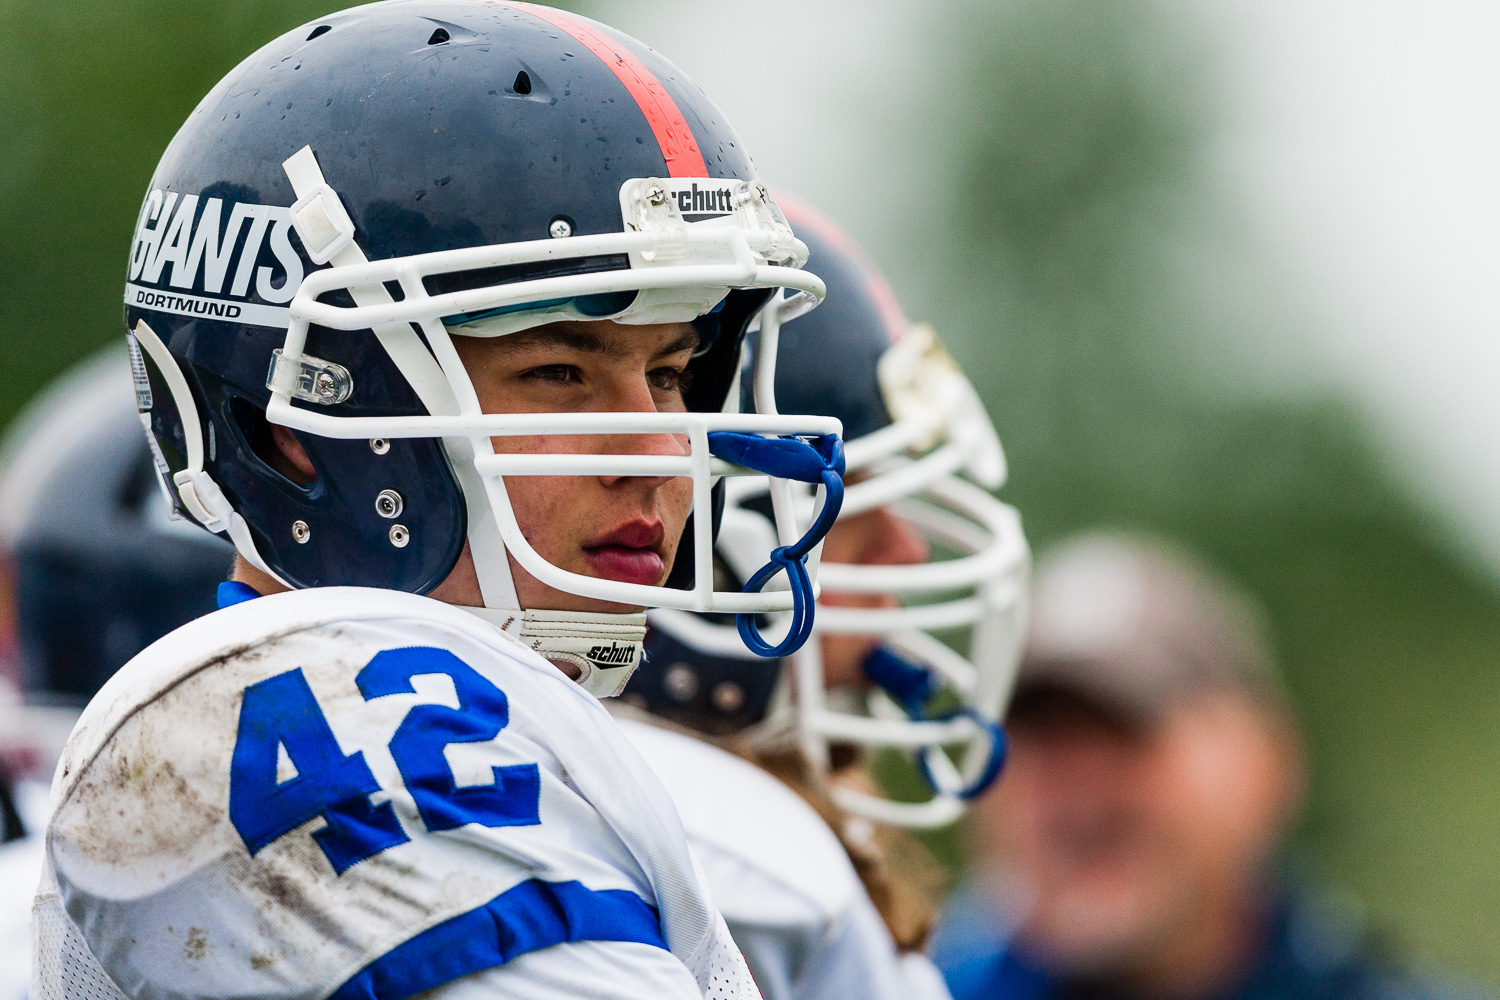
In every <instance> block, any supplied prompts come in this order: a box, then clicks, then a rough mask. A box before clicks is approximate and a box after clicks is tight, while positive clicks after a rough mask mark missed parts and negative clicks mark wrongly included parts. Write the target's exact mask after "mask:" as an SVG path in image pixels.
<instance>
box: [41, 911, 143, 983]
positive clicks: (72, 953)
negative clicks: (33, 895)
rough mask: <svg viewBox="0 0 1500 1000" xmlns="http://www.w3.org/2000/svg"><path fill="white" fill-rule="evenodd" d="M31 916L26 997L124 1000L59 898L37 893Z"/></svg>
mask: <svg viewBox="0 0 1500 1000" xmlns="http://www.w3.org/2000/svg"><path fill="white" fill-rule="evenodd" d="M31 919H32V927H33V931H32V934H33V938H32V941H33V945H32V949H33V950H32V956H31V957H32V964H31V997H30V1000H128V998H127V997H126V996H125V994H124V993H123V992H121V990H120V988H119V987H118V986H116V985H115V981H114V980H113V979H110V978H109V975H108V973H106V972H105V971H104V969H103V967H102V966H100V964H99V960H98V959H97V958H95V957H94V953H93V952H92V951H90V950H89V946H88V944H87V943H86V942H85V941H84V940H83V935H82V934H80V933H79V932H78V928H77V927H76V926H75V925H74V923H73V921H72V919H70V918H69V917H68V914H67V911H65V910H64V909H63V906H62V900H61V899H59V898H58V897H57V896H56V895H53V894H51V893H46V894H43V895H42V896H39V897H38V898H37V901H36V904H35V905H34V906H33V907H32V909H31Z"/></svg>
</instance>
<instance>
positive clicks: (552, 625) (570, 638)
mask: <svg viewBox="0 0 1500 1000" xmlns="http://www.w3.org/2000/svg"><path fill="white" fill-rule="evenodd" d="M461 610H463V611H467V612H469V614H471V615H474V616H475V617H477V618H482V619H484V620H485V621H487V622H489V623H490V624H491V625H494V626H495V627H496V628H498V629H500V630H501V631H502V632H508V633H509V634H511V635H513V636H515V637H516V638H517V639H520V640H521V641H522V642H523V643H525V644H526V645H527V646H528V647H529V648H531V649H534V650H536V651H537V652H538V653H540V654H542V656H544V657H546V658H547V659H549V660H552V661H554V662H557V661H561V662H563V663H567V664H569V665H571V666H574V667H577V668H578V670H579V675H578V684H579V686H580V687H582V688H583V689H584V690H585V691H587V692H588V693H589V694H591V695H593V696H594V697H596V698H613V697H615V696H617V695H618V694H619V693H620V692H621V691H624V690H625V685H626V683H627V682H628V681H629V680H630V675H631V674H634V673H635V668H636V667H638V666H640V665H641V652H642V648H643V647H644V646H645V642H646V613H645V612H644V611H642V612H640V613H639V614H633V615H606V614H591V613H589V612H586V611H540V610H537V611H497V610H495V609H494V608H462V609H461Z"/></svg>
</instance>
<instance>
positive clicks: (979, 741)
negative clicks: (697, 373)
mask: <svg viewBox="0 0 1500 1000" xmlns="http://www.w3.org/2000/svg"><path fill="white" fill-rule="evenodd" d="M778 201H779V203H780V204H781V205H782V207H783V209H784V210H785V212H786V214H787V217H788V219H790V220H791V221H792V224H793V225H794V226H796V228H797V232H798V234H799V235H800V236H801V238H802V239H804V240H805V241H806V243H807V245H808V247H809V248H810V251H811V256H810V258H809V260H810V263H811V266H814V267H816V268H817V269H818V272H819V274H820V275H821V276H822V277H823V278H824V280H825V281H826V282H827V284H828V290H829V295H828V300H827V303H826V304H825V305H823V306H821V307H820V308H819V309H818V310H817V311H816V312H813V313H811V314H808V315H801V314H800V311H799V303H797V302H796V301H789V302H778V303H773V304H772V305H770V306H768V307H767V309H766V312H765V313H764V314H763V316H762V318H761V321H760V322H761V330H760V337H761V338H763V339H762V340H761V341H760V342H759V344H758V346H757V350H758V353H759V354H760V357H759V358H758V361H759V362H760V364H761V367H760V368H758V369H757V370H756V372H755V373H754V375H753V376H751V377H747V383H748V384H747V387H746V389H747V392H752V393H755V394H758V396H759V398H760V399H761V400H763V401H764V400H767V399H771V398H773V393H774V399H775V402H776V405H782V406H786V407H788V408H792V409H796V410H798V411H799V412H808V413H818V414H823V415H826V416H834V417H837V418H839V420H840V421H841V422H842V424H843V427H844V435H845V439H846V441H847V444H846V458H847V462H848V485H847V486H846V488H845V492H844V503H843V508H842V512H841V514H840V517H841V518H850V517H856V516H858V515H859V514H861V513H863V512H867V511H871V510H874V509H875V508H878V507H883V506H890V507H891V508H892V510H893V511H894V512H895V513H896V514H898V515H899V516H900V517H902V518H904V519H905V520H906V521H907V522H908V524H910V525H911V526H912V527H914V528H915V529H916V530H917V531H918V532H919V533H920V534H921V536H922V537H923V538H924V539H925V540H926V542H927V543H928V545H929V546H930V547H931V557H930V558H929V559H928V560H926V561H924V562H921V563H918V564H914V565H853V564H849V565H837V564H833V563H830V562H827V561H824V562H822V563H821V565H820V568H819V578H820V580H821V584H822V587H823V588H824V591H825V598H824V599H821V600H820V601H819V604H818V614H817V620H816V624H815V626H814V629H813V634H814V641H812V642H809V643H808V644H807V645H806V646H805V647H803V648H802V649H801V650H800V651H799V652H797V653H796V654H795V655H794V656H792V657H790V658H788V660H787V661H786V663H785V665H784V666H783V667H781V668H778V667H777V666H776V665H767V664H764V663H758V662H756V661H755V660H754V658H752V657H748V656H746V655H745V654H744V652H743V648H742V647H741V645H740V643H739V641H738V640H737V638H736V637H735V634H734V633H735V629H734V626H733V625H732V624H731V622H730V621H729V620H728V619H725V618H715V617H714V616H704V615H693V614H688V613H684V612H681V611H673V610H666V609H663V610H661V611H656V612H652V614H651V616H650V618H651V623H652V625H653V630H652V634H651V635H650V637H649V638H648V641H647V650H648V654H649V659H648V663H647V665H646V667H645V668H644V669H643V670H641V671H639V672H638V673H637V675H636V677H635V678H634V680H633V681H632V683H631V685H630V687H629V688H628V689H627V694H633V695H635V696H636V697H637V699H638V700H640V701H643V702H644V703H645V705H646V707H648V708H649V709H650V710H652V711H654V712H656V713H658V714H661V715H663V716H665V717H667V718H670V719H675V720H676V721H678V722H681V723H684V724H686V725H689V726H692V727H694V728H697V729H700V730H703V731H706V732H709V733H711V734H719V735H722V734H725V733H729V732H734V731H743V732H745V733H746V734H747V735H748V736H749V737H750V738H751V739H752V740H756V741H762V742H764V741H778V740H791V739H795V740H796V741H797V742H799V743H800V745H801V746H802V748H803V750H804V751H805V752H806V754H807V756H808V757H809V758H810V759H811V760H812V762H813V763H814V765H820V766H822V767H824V768H826V767H827V766H828V764H829V758H830V753H829V751H830V747H831V746H832V745H836V744H855V745H859V746H864V747H871V748H874V747H888V748H896V749H900V750H902V751H904V752H907V753H909V754H911V755H912V756H913V757H914V759H915V761H916V763H917V765H918V768H919V770H920V771H921V773H922V774H923V776H924V778H925V779H926V781H927V783H928V785H929V788H930V793H931V794H930V797H929V798H928V799H927V800H926V801H922V802H897V801H893V800H891V799H889V798H885V797H882V796H878V795H874V794H870V793H868V792H864V791H859V790H856V789H853V788H847V787H839V786H837V785H835V786H833V787H832V788H831V789H830V791H831V792H832V794H833V795H834V798H835V801H837V802H838V803H839V804H840V805H841V806H842V807H844V808H846V809H848V810H849V811H851V812H854V813H859V814H862V815H865V816H868V817H870V818H873V819H877V820H880V821H884V822H889V823H893V824H897V825H904V826H914V827H922V826H937V825H942V824H944V823H948V822H951V821H952V820H953V819H955V818H957V816H959V815H960V814H961V813H962V811H963V808H964V806H963V803H964V800H965V799H966V798H968V797H971V796H972V795H974V794H976V793H977V792H978V791H980V790H982V788H983V787H984V786H986V785H987V784H988V783H989V782H990V781H991V780H993V778H994V776H995V774H996V773H997V772H998V768H999V765H1000V762H1001V760H1002V758H1003V735H1002V733H1001V730H1000V727H999V719H1000V715H1001V712H1002V710H1003V707H1004V705H1005V702H1006V699H1007V698H1008V695H1009V691H1010V687H1011V683H1012V680H1013V678H1014V673H1015V669H1016V664H1017V662H1018V659H1019V655H1020V646H1021V641H1022V638H1023V635H1024V630H1025V615H1026V595H1027V581H1028V575H1029V567H1030V556H1029V553H1028V550H1027V546H1026V542H1025V538H1024V536H1023V534H1022V532H1021V526H1020V520H1019V518H1018V516H1017V514H1016V512H1015V511H1014V510H1013V509H1012V508H1011V507H1009V506H1008V505H1006V504H1003V503H1001V502H1000V501H998V500H996V499H995V498H994V497H993V496H992V495H991V493H990V491H991V490H994V489H998V488H999V487H1000V486H1001V485H1002V483H1003V482H1004V480H1005V472H1006V468H1005V459H1004V454H1003V452H1002V451H1001V448H1000V442H999V439H998V437H997V436H996V433H995V430H994V427H993V426H992V425H991V423H990V420H989V417H988V415H987V414H986V413H985V410H984V407H983V404H982V403H981V402H980V400H979V398H978V396H977V395H976V394H975V392H974V389H973V388H972V386H971V385H970V384H969V382H968V380H967V379H966V378H965V377H964V375H963V373H962V372H961V371H960V370H959V368H958V366H957V365H956V364H955V363H954V361H953V359H952V358H951V357H950V356H949V355H948V353H947V352H946V351H945V350H944V349H943V347H942V345H941V344H940V343H939V342H938V340H937V338H936V336H935V334H934V333H933V331H932V329H931V328H930V327H926V326H920V325H917V326H913V325H910V324H908V323H907V321H906V319H905V318H904V316H903V315H902V312H901V309H900V307H899V305H898V304H897V302H896V299H895V296H894V295H893V294H892V292H891V290H890V288H889V287H888V285H887V284H886V282H885V280H884V279H883V278H882V277H881V275H880V274H879V273H878V272H877V271H876V270H875V268H874V267H873V266H872V265H871V264H870V263H869V261H868V260H867V258H866V257H865V255H864V253H863V252H862V251H861V249H860V248H859V247H858V246H857V245H856V244H855V243H854V242H853V240H852V239H851V238H850V237H849V236H848V235H847V234H845V233H844V232H843V231H842V230H841V229H839V228H838V227H837V226H836V225H835V224H834V223H832V222H831V221H830V220H828V219H827V218H826V217H823V216H821V215H820V214H818V213H817V212H815V211H813V210H812V209H809V208H807V207H805V206H802V205H799V204H797V203H796V202H793V201H790V200H789V199H787V198H785V197H783V196H780V195H778ZM767 333H773V334H775V336H774V337H773V338H769V339H767V338H766V335H767ZM768 346H770V350H774V351H775V354H776V356H775V357H774V358H768V357H766V355H767V354H768V353H770V350H768V349H767V348H768ZM771 362H774V363H771ZM772 373H774V384H773V382H772ZM777 491H779V492H780V494H781V495H779V496H777V495H776V492H777ZM771 501H774V502H771ZM811 503H812V496H811V494H810V493H807V492H804V491H799V490H796V489H794V488H792V487H791V486H787V485H783V486H777V487H773V492H772V496H770V497H769V498H768V497H767V495H766V490H765V489H764V487H763V486H760V485H758V484H754V483H751V482H749V481H748V480H747V481H745V482H744V483H739V482H734V483H731V484H730V487H729V493H728V503H727V506H726V509H725V512H724V518H723V529H722V531H721V533H720V538H719V547H718V554H719V558H720V564H719V566H720V572H721V573H724V574H725V575H727V576H729V577H731V578H734V579H744V578H745V577H746V575H747V574H751V573H753V572H754V571H755V568H756V567H755V561H756V560H755V558H754V556H753V553H754V552H756V551H757V550H759V549H761V548H763V547H764V546H765V545H767V544H772V543H774V541H775V539H776V534H777V528H776V521H775V519H774V518H772V517H771V514H772V510H773V508H783V507H801V508H804V509H806V508H808V507H810V506H811ZM834 594H843V595H888V596H889V597H893V598H895V599H896V600H894V601H891V600H887V601H884V602H881V603H882V604H883V605H886V606H881V607H879V608H868V607H867V608H859V607H848V606H839V604H838V603H836V602H835V601H833V600H830V599H828V598H830V597H832V595H834ZM851 603H854V602H851ZM890 605H894V606H890ZM782 627H783V628H784V627H786V626H785V625H783V626H782ZM835 635H843V636H864V637H867V638H869V639H871V640H872V641H871V643H870V645H871V647H872V649H871V651H870V653H869V655H868V656H867V657H866V658H865V660H864V664H863V670H864V674H865V681H866V685H865V686H864V688H863V689H862V690H826V689H825V688H826V684H827V679H826V677H825V671H824V664H823V653H822V649H821V646H820V644H819V642H818V641H816V639H817V637H818V636H835ZM944 748H950V749H952V748H959V749H961V753H959V754H958V756H957V763H956V764H955V762H954V758H953V757H950V756H949V755H948V754H947V753H946V752H944Z"/></svg>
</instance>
